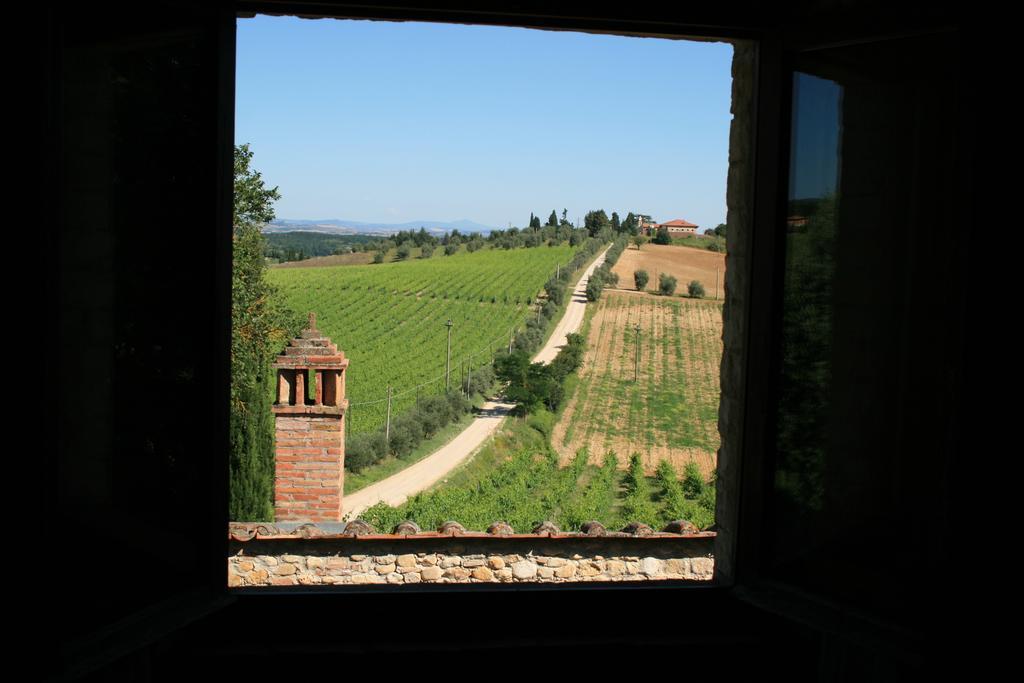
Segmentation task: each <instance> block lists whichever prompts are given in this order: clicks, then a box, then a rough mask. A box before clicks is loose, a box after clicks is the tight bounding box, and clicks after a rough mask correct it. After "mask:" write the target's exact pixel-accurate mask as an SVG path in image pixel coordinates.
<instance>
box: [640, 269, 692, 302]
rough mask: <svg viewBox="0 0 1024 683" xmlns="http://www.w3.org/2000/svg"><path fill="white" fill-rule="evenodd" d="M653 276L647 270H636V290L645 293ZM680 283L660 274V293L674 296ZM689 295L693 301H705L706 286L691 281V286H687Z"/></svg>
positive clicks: (671, 277)
mask: <svg viewBox="0 0 1024 683" xmlns="http://www.w3.org/2000/svg"><path fill="white" fill-rule="evenodd" d="M650 279H651V276H650V275H649V274H648V273H647V271H646V270H634V271H633V284H635V285H636V289H637V291H639V292H642V291H644V289H645V288H646V287H647V283H648V282H649V281H650ZM677 285H678V281H677V280H676V278H675V276H674V275H669V274H668V273H658V292H659V293H660V294H662V295H664V296H672V295H673V294H675V293H676V286H677ZM686 289H687V293H688V294H689V295H690V298H692V299H703V298H704V295H705V291H704V285H703V284H701V283H700V282H699V281H698V280H691V281H690V284H689V285H687V288H686Z"/></svg>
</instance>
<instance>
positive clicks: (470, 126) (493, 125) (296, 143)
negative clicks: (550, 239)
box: [235, 16, 732, 228]
mask: <svg viewBox="0 0 1024 683" xmlns="http://www.w3.org/2000/svg"><path fill="white" fill-rule="evenodd" d="M731 60H732V46H730V45H728V44H726V43H701V42H692V41H675V40H660V39H651V38H626V37H620V36H606V35H591V34H584V33H569V32H556V31H535V30H527V29H514V28H501V27H483V26H453V25H444V24H428V23H413V22H407V23H398V22H371V21H348V20H333V19H320V20H304V19H296V18H291V17H262V16H260V17H256V18H254V19H239V20H238V57H237V64H238V66H237V83H236V95H235V140H236V142H238V143H246V142H247V143H249V144H250V145H251V149H252V151H253V166H254V167H255V168H256V169H257V170H259V171H260V172H261V173H262V174H263V178H264V180H265V181H266V182H267V183H268V184H269V185H271V186H273V185H277V186H278V187H279V189H280V192H281V195H282V198H281V200H280V201H278V202H277V204H276V212H277V216H278V217H279V218H288V219H317V218H319V219H326V218H346V219H350V220H357V221H367V222H384V223H401V222H405V221H412V220H439V221H448V220H458V219H462V218H468V219H470V220H474V221H477V222H479V223H483V224H486V225H491V226H494V227H507V226H508V224H509V222H511V223H512V224H513V225H518V226H523V225H525V224H526V223H527V221H528V220H529V217H530V212H531V211H532V212H534V213H536V214H538V215H540V216H541V218H542V220H546V219H547V216H548V214H549V213H550V212H551V210H552V209H555V210H557V212H558V214H559V215H561V212H562V209H563V208H564V209H568V212H569V213H568V216H569V219H570V220H576V219H577V218H580V219H582V217H583V215H584V214H585V213H586V212H587V211H588V210H590V209H601V208H603V209H605V211H607V212H608V215H611V212H612V211H618V212H619V214H620V215H621V216H622V217H625V215H626V213H627V212H629V211H634V212H643V213H649V214H651V215H652V216H653V217H654V218H655V219H657V220H662V221H665V220H671V219H674V218H685V219H687V220H690V221H692V222H695V223H697V224H698V225H700V226H701V227H702V228H703V227H714V226H715V225H717V224H718V223H721V222H724V221H725V182H726V172H727V168H728V139H729V122H730V120H731V114H730V113H729V104H730V88H731V80H730V69H731Z"/></svg>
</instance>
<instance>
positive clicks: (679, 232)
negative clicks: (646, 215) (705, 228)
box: [647, 218, 700, 237]
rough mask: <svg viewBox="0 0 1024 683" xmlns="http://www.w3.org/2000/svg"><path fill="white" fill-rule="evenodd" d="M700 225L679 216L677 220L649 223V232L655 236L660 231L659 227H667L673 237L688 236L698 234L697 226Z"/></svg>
mask: <svg viewBox="0 0 1024 683" xmlns="http://www.w3.org/2000/svg"><path fill="white" fill-rule="evenodd" d="M699 227H700V226H699V225H696V224H695V223H691V222H689V221H687V220H684V219H682V218H677V219H675V220H672V221H668V222H667V223H657V224H655V225H648V226H647V234H648V235H652V236H653V235H654V234H655V233H656V232H658V228H665V229H667V230H668V234H669V236H671V237H686V236H687V235H695V234H697V228H699Z"/></svg>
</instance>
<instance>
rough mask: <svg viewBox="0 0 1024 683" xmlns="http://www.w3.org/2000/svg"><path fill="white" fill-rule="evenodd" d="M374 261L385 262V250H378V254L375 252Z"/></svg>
mask: <svg viewBox="0 0 1024 683" xmlns="http://www.w3.org/2000/svg"><path fill="white" fill-rule="evenodd" d="M373 262H374V263H384V252H383V251H378V252H377V253H376V254H374V255H373Z"/></svg>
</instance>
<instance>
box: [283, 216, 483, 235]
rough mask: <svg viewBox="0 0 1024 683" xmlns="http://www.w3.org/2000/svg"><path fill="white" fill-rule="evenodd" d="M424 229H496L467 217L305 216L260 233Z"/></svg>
mask: <svg viewBox="0 0 1024 683" xmlns="http://www.w3.org/2000/svg"><path fill="white" fill-rule="evenodd" d="M420 228H424V229H425V230H426V231H427V232H430V233H435V234H438V233H445V232H450V231H452V230H458V231H459V232H464V233H469V232H480V233H485V234H486V233H489V232H491V230H496V229H497V228H495V227H493V226H490V225H483V224H482V223H477V222H475V221H471V220H469V219H465V218H463V219H461V220H457V221H406V222H404V223H367V222H365V221H352V220H347V219H341V218H325V219H322V220H307V219H290V218H280V219H274V220H273V221H271V222H270V223H268V224H267V225H266V226H265V227H264V228H263V232H269V233H273V232H295V231H297V230H305V231H311V232H324V233H331V234H339V235H345V234H348V235H351V234H358V233H383V234H393V233H396V232H399V231H401V230H419V229H420Z"/></svg>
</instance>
